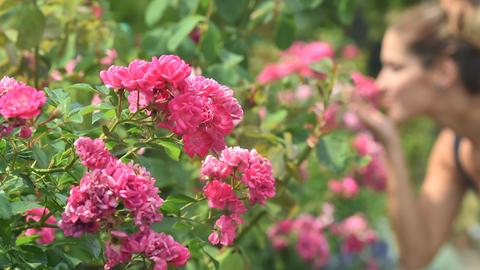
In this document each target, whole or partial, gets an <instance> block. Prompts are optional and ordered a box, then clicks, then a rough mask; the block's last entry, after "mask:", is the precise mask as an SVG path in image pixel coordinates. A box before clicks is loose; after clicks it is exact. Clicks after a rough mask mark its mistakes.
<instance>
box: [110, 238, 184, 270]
mask: <svg viewBox="0 0 480 270" xmlns="http://www.w3.org/2000/svg"><path fill="white" fill-rule="evenodd" d="M112 238H113V240H115V241H110V242H107V244H106V251H105V254H106V256H107V263H106V265H105V269H111V268H112V267H113V266H115V265H117V264H120V263H127V262H128V261H130V259H131V258H132V255H133V254H143V255H144V256H145V257H147V258H149V259H150V260H151V261H152V262H153V263H154V264H155V265H154V267H153V270H167V269H168V266H169V265H170V266H173V267H182V266H184V265H185V264H186V263H187V261H188V259H189V258H190V252H189V251H188V249H187V248H186V247H184V246H182V245H180V244H179V243H177V242H176V241H175V239H173V237H172V236H171V235H168V234H165V233H157V232H155V231H153V230H150V229H146V230H142V231H138V232H136V233H134V234H132V235H130V236H129V235H127V234H126V233H124V232H122V231H112Z"/></svg>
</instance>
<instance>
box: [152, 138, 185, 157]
mask: <svg viewBox="0 0 480 270" xmlns="http://www.w3.org/2000/svg"><path fill="white" fill-rule="evenodd" d="M157 142H158V144H159V145H161V146H163V149H164V150H165V152H166V153H167V155H168V156H169V157H170V158H171V159H173V160H175V161H178V160H180V154H181V153H182V148H181V147H180V146H179V145H178V144H176V143H174V142H172V141H167V140H161V141H157Z"/></svg>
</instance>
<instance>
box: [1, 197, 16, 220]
mask: <svg viewBox="0 0 480 270" xmlns="http://www.w3.org/2000/svg"><path fill="white" fill-rule="evenodd" d="M12 214H13V213H12V206H11V205H10V201H9V200H8V197H7V195H6V194H5V193H3V192H0V219H10V218H11V217H12Z"/></svg>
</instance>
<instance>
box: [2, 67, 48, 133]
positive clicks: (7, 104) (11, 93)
mask: <svg viewBox="0 0 480 270" xmlns="http://www.w3.org/2000/svg"><path fill="white" fill-rule="evenodd" d="M46 101H47V98H46V97H45V93H44V92H43V91H38V90H37V89H35V88H33V87H30V86H28V85H26V84H24V83H23V82H19V81H17V80H15V79H13V78H10V77H7V76H5V77H3V78H2V80H0V115H1V116H2V117H3V118H4V120H3V121H0V138H1V137H3V136H6V135H9V134H11V133H12V132H13V130H14V129H15V128H17V127H22V128H21V129H20V132H19V136H20V137H23V138H28V137H30V136H31V135H32V131H31V129H30V127H29V126H28V125H27V121H28V120H30V119H33V118H35V117H36V116H38V115H39V114H40V110H41V108H42V106H43V105H44V104H45V102H46Z"/></svg>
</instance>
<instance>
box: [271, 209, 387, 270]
mask: <svg viewBox="0 0 480 270" xmlns="http://www.w3.org/2000/svg"><path fill="white" fill-rule="evenodd" d="M334 211H335V209H334V207H333V206H332V205H331V204H329V203H326V204H324V206H323V211H322V214H321V215H320V216H318V217H314V216H312V215H310V214H302V215H300V216H299V217H298V218H296V219H286V220H283V221H280V222H279V223H277V224H276V225H274V226H272V227H270V229H269V230H268V237H269V238H270V242H271V244H272V246H273V248H275V249H285V248H287V247H288V246H289V245H290V244H292V243H294V246H295V250H296V251H297V252H298V254H299V255H300V257H301V258H302V259H303V260H304V261H306V262H309V263H310V264H312V266H313V267H314V268H322V267H324V266H325V265H326V264H327V263H328V261H329V259H330V250H329V246H328V241H327V238H326V234H327V232H330V233H331V235H332V236H334V237H339V238H340V240H341V249H342V252H343V253H347V254H348V253H350V254H351V253H357V254H358V253H360V252H361V251H362V250H363V249H364V248H365V247H367V246H369V245H371V244H373V243H375V241H377V240H378V237H377V235H376V233H375V231H374V230H372V229H371V228H370V227H369V226H368V222H367V220H366V219H365V217H364V216H363V215H362V214H358V213H357V214H354V215H352V216H350V217H348V218H346V219H344V220H343V221H342V222H340V223H335V220H334V217H333V214H334Z"/></svg>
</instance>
